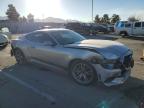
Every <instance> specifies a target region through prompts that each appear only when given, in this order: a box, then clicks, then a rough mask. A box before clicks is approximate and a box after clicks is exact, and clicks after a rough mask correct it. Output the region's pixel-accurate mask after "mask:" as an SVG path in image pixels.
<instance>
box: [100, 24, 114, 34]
mask: <svg viewBox="0 0 144 108" xmlns="http://www.w3.org/2000/svg"><path fill="white" fill-rule="evenodd" d="M102 25H103V26H105V27H106V28H107V30H108V32H114V25H112V24H102Z"/></svg>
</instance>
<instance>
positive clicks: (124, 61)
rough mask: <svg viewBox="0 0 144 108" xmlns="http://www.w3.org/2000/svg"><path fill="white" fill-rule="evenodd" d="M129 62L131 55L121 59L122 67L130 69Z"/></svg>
mask: <svg viewBox="0 0 144 108" xmlns="http://www.w3.org/2000/svg"><path fill="white" fill-rule="evenodd" d="M131 61H132V55H131V54H130V55H126V56H124V59H123V65H124V67H126V68H129V67H131Z"/></svg>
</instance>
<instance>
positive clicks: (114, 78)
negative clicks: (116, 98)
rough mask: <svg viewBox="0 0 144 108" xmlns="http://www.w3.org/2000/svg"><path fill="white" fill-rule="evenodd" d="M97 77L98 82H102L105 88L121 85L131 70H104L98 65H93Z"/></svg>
mask: <svg viewBox="0 0 144 108" xmlns="http://www.w3.org/2000/svg"><path fill="white" fill-rule="evenodd" d="M93 66H94V68H95V70H96V73H97V75H98V79H99V81H102V82H103V83H104V84H105V85H106V86H113V85H119V84H123V83H124V82H125V81H126V80H127V79H128V78H129V77H130V73H131V68H128V69H126V70H125V71H122V70H121V69H112V70H109V69H105V68H103V67H102V66H101V65H100V64H94V65H93Z"/></svg>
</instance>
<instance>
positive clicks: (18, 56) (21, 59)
mask: <svg viewBox="0 0 144 108" xmlns="http://www.w3.org/2000/svg"><path fill="white" fill-rule="evenodd" d="M14 56H15V58H16V61H17V63H18V64H25V63H26V62H27V61H26V58H25V56H24V54H23V52H22V51H21V50H19V49H16V50H14Z"/></svg>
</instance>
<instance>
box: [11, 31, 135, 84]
mask: <svg viewBox="0 0 144 108" xmlns="http://www.w3.org/2000/svg"><path fill="white" fill-rule="evenodd" d="M11 46H12V55H14V56H15V58H16V61H17V63H18V64H24V63H27V62H35V63H39V64H43V65H45V66H49V65H50V66H55V67H59V68H63V69H65V70H67V71H69V72H70V76H71V77H72V78H73V79H74V80H75V81H76V82H77V83H79V84H82V85H89V84H91V83H93V82H94V81H101V82H103V83H104V84H105V85H106V86H112V85H118V84H122V83H124V82H125V81H126V80H127V79H128V78H129V76H130V73H131V68H132V67H133V65H134V60H133V56H132V55H133V53H132V51H131V50H130V49H129V48H128V47H126V46H125V45H123V44H121V43H118V42H114V41H108V40H94V39H90V40H87V39H85V38H84V37H83V36H81V35H80V34H78V33H76V32H73V31H71V30H68V29H45V30H38V31H34V32H31V33H29V34H26V35H25V36H21V37H20V38H19V39H17V40H12V42H11Z"/></svg>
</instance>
